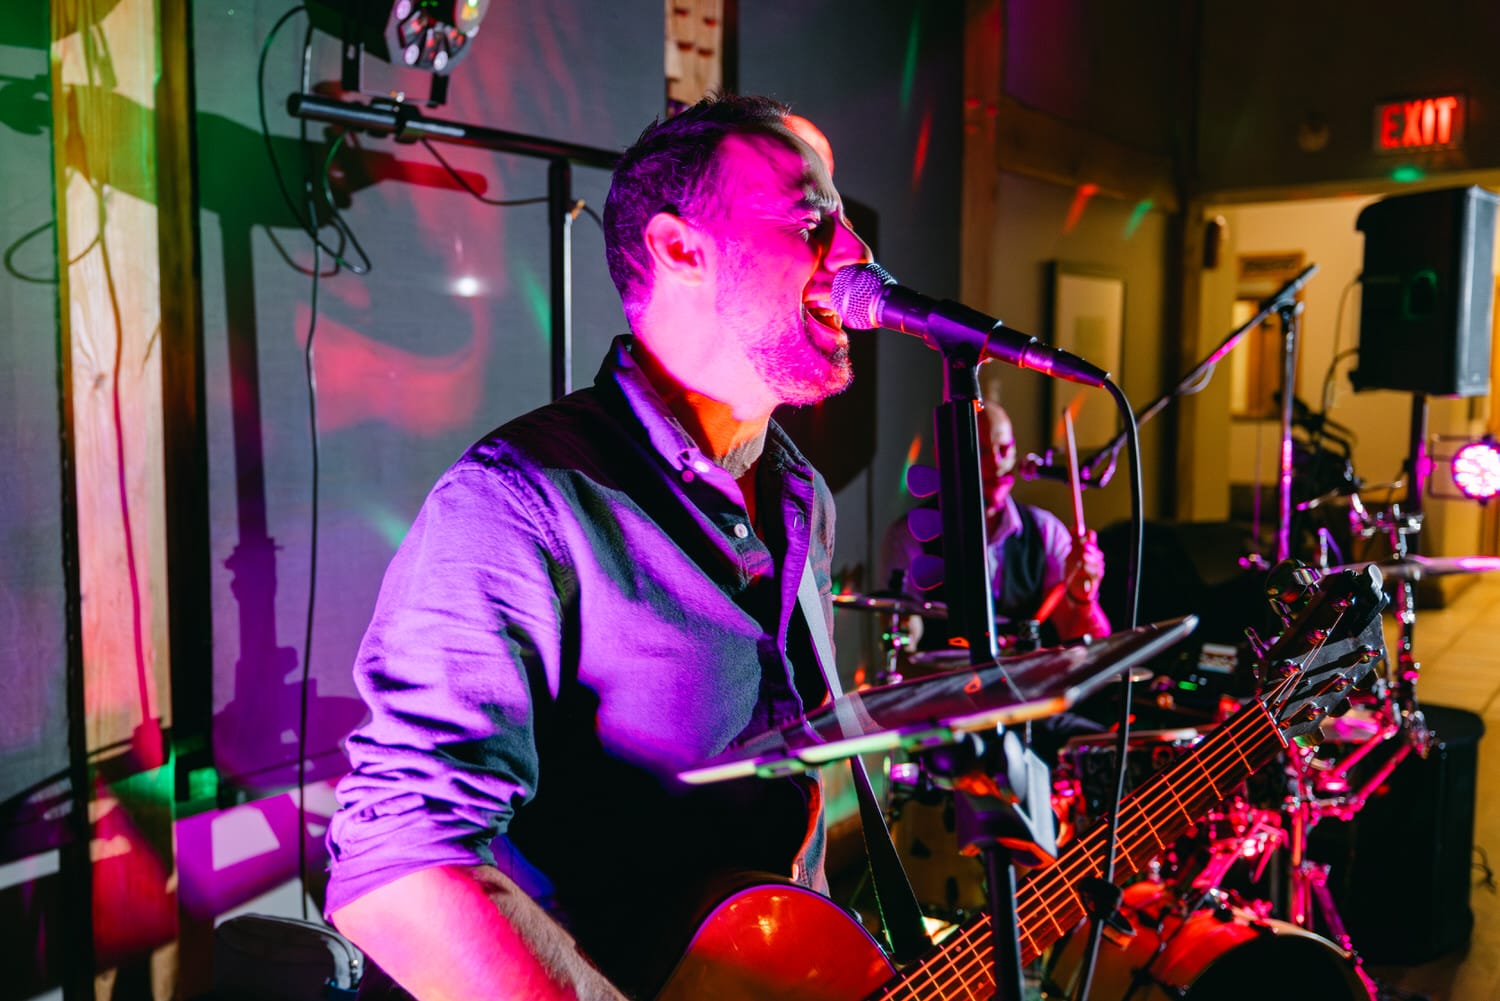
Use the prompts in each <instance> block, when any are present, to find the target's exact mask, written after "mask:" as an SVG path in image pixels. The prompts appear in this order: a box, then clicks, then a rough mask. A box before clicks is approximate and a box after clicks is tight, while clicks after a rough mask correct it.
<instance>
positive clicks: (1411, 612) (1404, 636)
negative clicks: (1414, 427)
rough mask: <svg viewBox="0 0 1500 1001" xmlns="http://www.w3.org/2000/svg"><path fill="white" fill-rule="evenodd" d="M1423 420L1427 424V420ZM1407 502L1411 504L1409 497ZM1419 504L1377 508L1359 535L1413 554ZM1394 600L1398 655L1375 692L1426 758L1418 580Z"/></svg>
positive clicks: (1403, 584)
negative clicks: (1417, 644) (1389, 703)
mask: <svg viewBox="0 0 1500 1001" xmlns="http://www.w3.org/2000/svg"><path fill="white" fill-rule="evenodd" d="M1424 413H1425V409H1424ZM1422 423H1423V424H1425V420H1423V421H1422ZM1412 479H1413V483H1412V496H1414V497H1420V496H1421V495H1420V493H1418V491H1420V490H1421V485H1420V482H1419V480H1420V477H1418V476H1417V475H1416V474H1415V473H1414V474H1413V477H1412ZM1408 502H1409V503H1410V498H1408ZM1417 504H1418V507H1419V509H1418V510H1416V511H1412V510H1410V509H1408V510H1402V508H1401V505H1400V504H1399V503H1392V504H1391V505H1390V506H1389V507H1388V508H1386V509H1384V510H1381V511H1377V512H1376V513H1375V515H1374V516H1373V517H1370V516H1368V515H1367V516H1366V517H1365V518H1364V519H1362V520H1363V522H1364V523H1363V525H1362V527H1361V528H1360V529H1359V533H1360V535H1362V536H1363V537H1365V538H1370V537H1371V536H1374V535H1377V534H1382V533H1383V534H1384V535H1385V536H1386V539H1387V540H1388V542H1389V544H1390V548H1391V557H1392V559H1394V560H1402V559H1404V558H1406V557H1407V556H1410V555H1413V553H1414V551H1415V547H1414V546H1413V545H1412V544H1411V542H1410V541H1409V540H1410V539H1412V538H1413V537H1415V536H1416V535H1417V534H1418V533H1420V532H1421V531H1422V512H1421V510H1420V501H1417ZM1395 599H1396V600H1395V606H1396V621H1397V622H1398V623H1399V624H1400V627H1401V632H1400V637H1399V639H1398V640H1397V643H1396V658H1395V663H1394V664H1393V665H1392V666H1391V669H1390V671H1389V676H1388V677H1386V678H1382V679H1381V680H1380V682H1379V686H1378V688H1377V691H1376V695H1377V697H1378V698H1380V699H1381V701H1382V702H1385V701H1387V700H1394V701H1395V705H1396V707H1397V709H1398V712H1399V720H1398V722H1399V723H1400V725H1401V728H1402V729H1403V730H1404V731H1405V732H1406V735H1407V739H1408V740H1409V741H1411V743H1412V746H1413V747H1415V748H1416V751H1417V753H1418V754H1420V755H1421V756H1422V757H1424V758H1425V757H1426V756H1427V752H1428V751H1429V750H1430V748H1431V744H1432V731H1431V730H1430V729H1429V728H1428V726H1427V720H1426V717H1425V716H1424V715H1423V713H1422V710H1421V708H1420V707H1419V705H1418V703H1417V680H1418V679H1419V678H1420V677H1421V674H1422V665H1421V664H1420V663H1418V662H1417V658H1416V652H1415V633H1416V625H1417V588H1416V582H1415V581H1413V580H1409V579H1407V578H1405V577H1401V578H1398V579H1397V580H1396V594H1395Z"/></svg>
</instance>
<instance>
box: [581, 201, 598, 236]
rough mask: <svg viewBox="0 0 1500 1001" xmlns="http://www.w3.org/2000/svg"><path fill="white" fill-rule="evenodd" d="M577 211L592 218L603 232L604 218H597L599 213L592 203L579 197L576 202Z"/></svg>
mask: <svg viewBox="0 0 1500 1001" xmlns="http://www.w3.org/2000/svg"><path fill="white" fill-rule="evenodd" d="M578 211H579V212H582V213H583V214H584V215H586V216H588V217H589V218H590V219H592V220H594V225H596V226H598V227H599V232H601V233H603V232H604V220H603V219H601V218H599V213H597V212H595V211H594V208H593V206H592V205H590V204H589V203H588V202H585V201H583V200H581V199H580V200H579V202H578Z"/></svg>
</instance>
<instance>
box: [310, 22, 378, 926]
mask: <svg viewBox="0 0 1500 1001" xmlns="http://www.w3.org/2000/svg"><path fill="white" fill-rule="evenodd" d="M311 62H312V27H311V26H309V27H308V29H307V34H306V35H305V36H304V39H303V47H302V76H303V87H304V89H305V88H306V86H307V76H308V72H309V66H310V65H311ZM298 135H299V138H300V140H301V144H302V156H303V164H302V168H303V169H302V195H303V198H304V200H305V202H306V205H307V214H308V218H310V219H315V218H317V216H316V211H317V209H316V207H315V205H314V204H313V177H314V175H315V173H316V174H317V176H318V177H320V178H321V186H322V189H323V193H324V195H325V197H327V195H328V169H329V165H330V164H332V163H333V157H334V154H335V153H337V152H338V148H339V146H340V145H341V144H342V142H343V139H344V136H343V134H342V133H340V134H339V136H338V137H337V138H336V139H335V140H334V141H333V142H332V143H330V144H329V149H328V155H327V156H325V157H324V158H323V169H322V171H320V172H315V171H314V170H313V169H312V167H313V161H312V154H311V150H312V147H311V144H310V143H309V141H308V134H307V119H305V118H304V119H302V120H301V122H300V124H299V127H298ZM311 235H312V254H313V266H312V271H311V285H310V288H309V312H308V319H307V343H306V344H305V345H304V346H303V349H302V367H303V373H304V375H305V377H306V381H307V430H308V439H309V442H310V445H311V451H312V468H311V471H310V480H311V488H310V498H309V509H310V510H309V512H308V520H309V528H308V546H307V549H308V559H307V563H308V567H307V610H306V615H305V618H304V619H303V629H302V677H301V679H299V692H298V700H297V883H298V886H299V888H300V891H301V892H300V893H299V894H298V896H299V897H300V898H301V901H302V920H304V921H306V920H307V919H308V914H307V715H308V701H309V692H310V690H311V687H312V639H313V612H314V609H315V608H316V605H317V593H318V483H319V479H320V476H319V450H318V379H317V372H316V369H315V368H314V364H313V361H314V359H313V343H314V337H315V335H316V334H317V330H318V289H319V285H320V279H321V272H322V252H323V249H324V247H323V244H322V241H320V240H319V239H318V238H317V234H316V232H314V233H312V234H311ZM350 237H351V239H352V237H353V234H352V233H351V234H350ZM354 246H355V248H356V249H358V250H359V253H360V256H362V257H363V256H364V251H363V250H362V249H360V248H359V244H358V242H357V241H356V242H355V244H354ZM366 263H368V258H366ZM350 270H353V269H352V268H351V269H350ZM368 270H369V269H368V268H366V270H365V271H364V272H356V273H357V274H365V273H368Z"/></svg>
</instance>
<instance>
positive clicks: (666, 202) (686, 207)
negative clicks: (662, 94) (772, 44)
mask: <svg viewBox="0 0 1500 1001" xmlns="http://www.w3.org/2000/svg"><path fill="white" fill-rule="evenodd" d="M790 113H791V111H790V109H789V108H788V107H787V106H786V105H784V104H782V103H781V102H780V101H777V100H775V99H773V98H769V97H756V96H738V95H734V94H714V95H710V96H709V97H706V98H704V99H703V100H701V101H699V102H698V103H697V104H695V105H693V106H692V107H690V108H686V109H684V110H683V111H680V112H678V113H677V114H676V115H673V116H672V117H671V118H668V119H665V120H663V119H660V118H658V119H657V120H656V121H654V122H652V123H651V124H650V125H648V126H647V127H646V129H645V131H643V132H642V133H641V135H640V138H639V139H637V140H636V141H635V144H634V145H632V146H631V147H630V148H629V149H627V150H626V151H625V152H624V153H623V154H622V155H621V157H620V161H619V163H618V164H616V166H615V170H614V176H613V177H612V178H611V180H610V185H609V197H608V198H606V199H605V201H604V253H605V256H606V258H607V259H608V261H609V276H610V278H612V279H613V280H614V283H615V288H616V289H618V290H619V292H620V302H621V303H622V304H623V305H624V307H625V314H626V315H627V316H630V317H632V318H633V316H634V312H635V310H636V309H638V308H639V305H640V303H641V302H642V301H644V299H645V296H646V294H647V293H648V292H650V290H651V260H650V256H649V255H648V254H647V252H646V242H645V239H644V236H645V231H646V223H647V222H649V221H650V220H651V217H652V216H654V215H656V213H658V212H663V211H667V212H674V213H676V214H677V215H680V216H683V217H685V218H695V217H696V218H705V217H709V216H711V215H712V213H713V212H714V211H717V210H718V208H719V207H720V206H719V203H718V202H717V201H716V199H715V198H714V195H715V194H716V187H715V184H714V181H715V180H717V177H718V170H717V160H716V158H715V154H716V153H718V151H719V146H720V144H721V143H722V142H723V141H724V137H725V136H729V135H736V134H744V133H760V134H766V133H769V132H772V131H773V130H775V128H776V127H777V126H780V125H781V124H782V123H783V121H784V120H785V118H786V116H787V115H789V114H790Z"/></svg>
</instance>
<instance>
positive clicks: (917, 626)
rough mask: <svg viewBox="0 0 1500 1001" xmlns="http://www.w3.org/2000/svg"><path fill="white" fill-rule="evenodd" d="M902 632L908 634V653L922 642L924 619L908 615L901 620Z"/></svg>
mask: <svg viewBox="0 0 1500 1001" xmlns="http://www.w3.org/2000/svg"><path fill="white" fill-rule="evenodd" d="M901 631H902V632H904V633H906V650H907V652H908V653H910V652H911V651H913V650H915V649H916V648H917V644H918V643H920V642H922V617H921V616H920V615H908V616H906V617H904V618H903V619H902V620H901Z"/></svg>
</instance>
